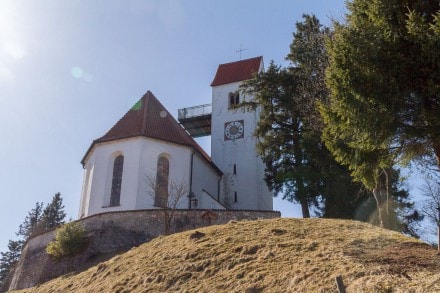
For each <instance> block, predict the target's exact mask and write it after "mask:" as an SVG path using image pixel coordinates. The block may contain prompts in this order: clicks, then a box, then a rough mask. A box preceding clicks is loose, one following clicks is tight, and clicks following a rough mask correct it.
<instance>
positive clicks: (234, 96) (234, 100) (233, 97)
mask: <svg viewBox="0 0 440 293" xmlns="http://www.w3.org/2000/svg"><path fill="white" fill-rule="evenodd" d="M239 103H240V94H239V92H235V93H233V92H230V93H229V108H231V107H234V106H236V105H238V104H239Z"/></svg>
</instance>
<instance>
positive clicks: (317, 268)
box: [24, 219, 440, 292]
mask: <svg viewBox="0 0 440 293" xmlns="http://www.w3.org/2000/svg"><path fill="white" fill-rule="evenodd" d="M339 275H340V276H342V278H343V281H344V283H345V285H346V286H347V292H391V290H392V292H400V291H402V292H440V256H438V255H437V253H436V250H435V249H432V248H431V247H430V246H428V245H426V244H423V243H421V242H419V241H417V240H415V239H412V238H408V237H405V236H402V235H401V234H399V233H395V232H391V231H387V230H383V229H380V228H377V227H374V226H371V225H368V224H365V223H360V222H353V221H343V220H328V219H327V220H326V219H274V220H260V221H244V222H231V223H229V224H227V225H222V226H212V227H208V228H203V229H197V231H187V232H183V233H179V234H175V235H170V236H164V237H159V238H157V239H155V240H153V241H151V242H149V243H146V244H143V245H141V246H140V247H138V248H134V249H132V250H130V251H128V252H127V253H125V254H121V255H118V256H116V257H114V258H113V259H111V260H109V261H107V262H104V263H101V264H99V265H97V266H95V267H92V268H90V269H89V270H87V271H84V272H81V273H79V274H77V275H70V276H64V277H60V278H58V279H55V280H52V281H50V282H48V283H45V284H42V285H40V286H37V287H34V288H31V289H28V290H25V291H24V292H176V291H182V292H335V291H336V285H335V277H336V276H339ZM411 289H413V291H411Z"/></svg>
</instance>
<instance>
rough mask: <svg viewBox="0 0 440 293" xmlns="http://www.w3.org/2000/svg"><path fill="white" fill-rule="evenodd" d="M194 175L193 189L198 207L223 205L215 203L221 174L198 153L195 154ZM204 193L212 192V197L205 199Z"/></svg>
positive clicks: (207, 207) (210, 207) (209, 207)
mask: <svg viewBox="0 0 440 293" xmlns="http://www.w3.org/2000/svg"><path fill="white" fill-rule="evenodd" d="M192 176H193V177H192V191H193V192H194V195H195V196H196V198H197V200H198V203H197V208H199V209H214V208H215V209H218V208H219V207H217V206H221V205H218V203H214V202H216V200H214V199H213V198H215V199H217V198H218V191H219V190H218V187H219V179H220V175H218V174H217V172H215V171H214V170H213V168H212V167H211V166H210V165H209V164H208V163H207V162H206V160H204V159H203V158H201V157H200V155H199V154H197V153H195V154H194V160H193V175H192ZM204 194H210V195H211V197H212V198H211V197H209V198H207V199H205V196H204ZM213 206H215V207H213Z"/></svg>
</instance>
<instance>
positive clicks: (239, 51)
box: [235, 44, 247, 60]
mask: <svg viewBox="0 0 440 293" xmlns="http://www.w3.org/2000/svg"><path fill="white" fill-rule="evenodd" d="M246 50H247V49H243V44H240V50H237V51H235V53H240V60H241V52H243V51H246Z"/></svg>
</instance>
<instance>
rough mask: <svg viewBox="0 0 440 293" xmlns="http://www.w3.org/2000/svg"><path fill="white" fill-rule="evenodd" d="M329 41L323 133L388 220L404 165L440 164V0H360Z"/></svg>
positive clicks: (337, 155)
mask: <svg viewBox="0 0 440 293" xmlns="http://www.w3.org/2000/svg"><path fill="white" fill-rule="evenodd" d="M347 6H348V11H349V13H348V16H347V22H346V23H345V24H341V23H335V31H334V35H333V36H332V38H331V39H330V41H329V43H328V51H329V57H330V59H329V61H330V62H329V67H328V70H327V84H328V86H329V88H330V90H331V95H330V102H329V103H328V104H321V114H322V117H323V119H324V121H325V125H326V126H325V129H324V131H323V138H324V140H325V143H326V146H327V147H328V148H329V149H330V151H331V152H332V153H333V155H334V156H335V158H336V160H337V161H338V162H340V163H342V164H344V165H346V166H347V167H348V168H349V169H350V171H351V174H352V176H353V178H354V179H355V180H357V181H359V182H362V183H363V184H364V186H365V187H366V188H367V189H368V190H371V191H372V192H373V194H374V196H375V199H376V204H377V206H378V209H379V212H380V213H379V216H380V218H381V223H382V225H383V226H385V227H386V226H387V224H386V219H385V218H386V216H387V214H388V212H389V211H388V210H387V209H386V206H387V205H386V202H387V199H389V198H390V194H391V191H392V186H391V180H392V178H391V177H392V173H393V168H394V166H395V165H396V164H397V163H402V164H406V163H408V162H410V161H414V160H420V159H428V161H429V162H434V160H433V158H437V166H440V98H439V97H440V88H439V87H438V84H439V83H440V70H439V69H440V50H439V49H440V41H439V40H440V21H439V20H440V13H439V2H438V1H432V0H428V1H424V0H423V1H422V0H418V1H410V0H404V1H401V0H368V1H367V0H353V1H351V2H348V3H347Z"/></svg>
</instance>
